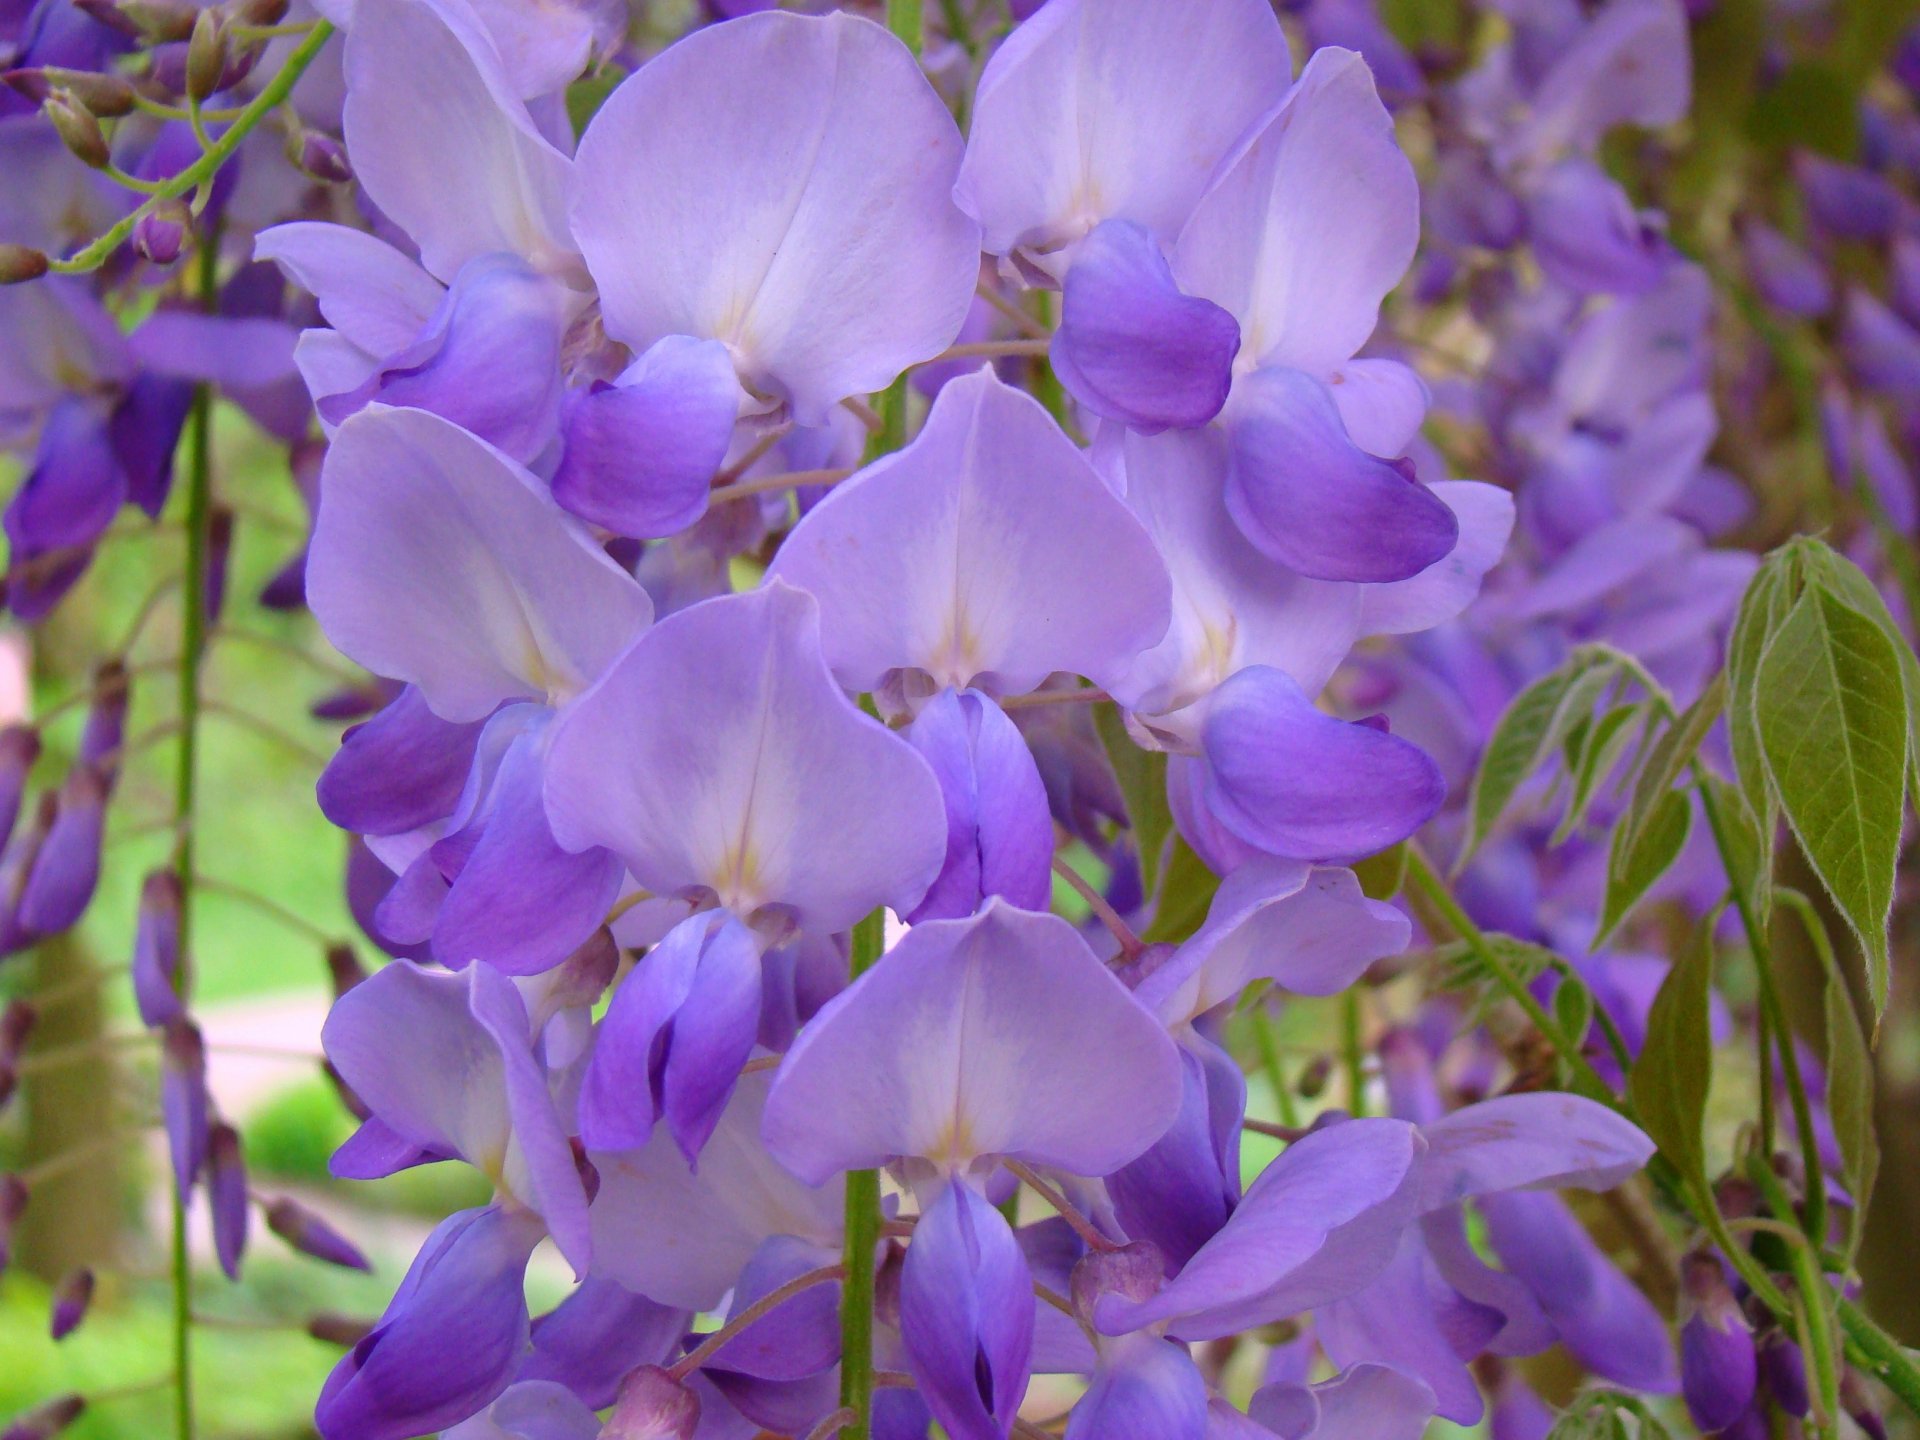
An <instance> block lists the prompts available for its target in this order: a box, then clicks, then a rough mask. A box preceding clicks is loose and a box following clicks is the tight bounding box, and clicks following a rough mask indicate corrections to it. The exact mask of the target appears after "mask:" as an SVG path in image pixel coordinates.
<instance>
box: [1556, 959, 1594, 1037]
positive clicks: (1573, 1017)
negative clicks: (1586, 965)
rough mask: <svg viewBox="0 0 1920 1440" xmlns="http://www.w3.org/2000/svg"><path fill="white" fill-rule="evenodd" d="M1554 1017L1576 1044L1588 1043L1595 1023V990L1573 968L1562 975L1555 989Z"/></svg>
mask: <svg viewBox="0 0 1920 1440" xmlns="http://www.w3.org/2000/svg"><path fill="white" fill-rule="evenodd" d="M1553 1018H1554V1019H1556V1020H1558V1021H1559V1022H1560V1028H1561V1029H1562V1030H1563V1031H1565V1032H1566V1036H1567V1039H1568V1040H1570V1041H1572V1042H1573V1043H1574V1044H1575V1045H1576V1046H1579V1045H1585V1044H1586V1043H1587V1030H1588V1027H1590V1026H1591V1025H1592V1024H1593V992H1592V991H1591V990H1589V989H1587V987H1586V984H1585V982H1584V981H1582V980H1581V979H1580V977H1579V976H1578V975H1575V974H1573V973H1572V972H1571V969H1569V971H1568V972H1567V973H1565V974H1562V975H1561V977H1560V984H1559V985H1558V986H1556V987H1555V989H1554V992H1553Z"/></svg>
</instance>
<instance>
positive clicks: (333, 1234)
mask: <svg viewBox="0 0 1920 1440" xmlns="http://www.w3.org/2000/svg"><path fill="white" fill-rule="evenodd" d="M267 1229H269V1230H271V1231H272V1232H273V1233H274V1234H276V1235H278V1236H279V1237H280V1238H281V1239H282V1240H284V1241H286V1242H287V1244H289V1245H291V1246H292V1247H293V1248H294V1249H295V1250H298V1251H299V1252H300V1253H301V1254H302V1255H310V1256H312V1257H313V1258H314V1259H315V1260H324V1261H325V1262H326V1263H327V1264H329V1265H338V1266H339V1267H340V1268H341V1269H343V1270H372V1269H373V1266H372V1265H371V1264H369V1263H368V1262H367V1257H366V1256H364V1255H362V1254H361V1253H360V1247H359V1246H357V1245H355V1244H354V1243H353V1242H352V1241H351V1240H349V1239H347V1237H346V1236H344V1235H342V1234H341V1233H340V1232H339V1231H338V1230H336V1229H334V1228H333V1226H331V1225H329V1224H328V1223H327V1222H326V1221H325V1220H322V1219H321V1218H320V1217H319V1216H318V1215H316V1214H314V1213H313V1211H311V1210H309V1209H307V1207H306V1206H304V1205H302V1204H301V1203H300V1202H299V1201H298V1200H293V1199H290V1198H288V1197H287V1196H284V1195H283V1196H281V1197H280V1198H279V1199H278V1200H275V1201H274V1202H273V1203H272V1204H271V1205H269V1206H267Z"/></svg>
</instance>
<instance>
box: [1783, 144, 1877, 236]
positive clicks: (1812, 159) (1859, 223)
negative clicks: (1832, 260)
mask: <svg viewBox="0 0 1920 1440" xmlns="http://www.w3.org/2000/svg"><path fill="white" fill-rule="evenodd" d="M1793 169H1794V178H1795V179H1796V180H1797V181H1799V191H1800V194H1801V196H1802V197H1803V198H1804V199H1805V201H1806V205H1807V209H1808V210H1809V211H1810V212H1811V214H1812V217H1813V220H1814V223H1815V224H1816V225H1818V226H1819V227H1820V228H1821V229H1823V230H1825V231H1826V232H1827V233H1828V234H1830V235H1832V236H1834V237H1835V238H1836V239H1840V240H1884V239H1886V238H1887V236H1888V235H1890V234H1891V233H1892V232H1893V230H1894V227H1895V226H1896V225H1897V224H1898V223H1899V221H1900V212H1901V200H1900V192H1899V190H1897V189H1896V188H1894V186H1893V184H1892V183H1891V182H1890V181H1889V180H1888V179H1887V177H1886V176H1884V175H1877V174H1875V173H1874V172H1873V171H1871V170H1867V169H1864V168H1863V167H1861V166H1858V165H1849V164H1846V163H1845V162H1843V161H1839V160H1829V159H1828V158H1827V157H1826V156H1824V155H1816V154H1815V153H1813V152H1812V151H1810V150H1802V151H1801V152H1800V153H1799V154H1797V155H1795V156H1794V157H1793Z"/></svg>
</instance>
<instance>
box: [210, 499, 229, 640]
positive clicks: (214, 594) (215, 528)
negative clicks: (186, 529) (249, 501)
mask: <svg viewBox="0 0 1920 1440" xmlns="http://www.w3.org/2000/svg"><path fill="white" fill-rule="evenodd" d="M232 559H233V511H231V510H229V509H228V508H227V507H226V506H224V505H216V506H214V507H213V513H212V514H210V515H209V516H208V517H207V573H206V590H205V595H206V607H207V623H208V624H210V625H217V624H219V623H220V612H221V610H222V609H224V608H225V607H226V603H227V569H228V566H229V563H230V562H231V561H232Z"/></svg>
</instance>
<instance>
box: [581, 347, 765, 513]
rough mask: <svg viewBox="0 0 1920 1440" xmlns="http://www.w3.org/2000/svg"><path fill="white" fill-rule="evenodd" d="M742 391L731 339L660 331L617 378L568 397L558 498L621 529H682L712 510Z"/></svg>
mask: <svg viewBox="0 0 1920 1440" xmlns="http://www.w3.org/2000/svg"><path fill="white" fill-rule="evenodd" d="M744 398H745V396H744V394H743V392H742V391H741V389H740V382H739V381H738V380H736V379H735V378H734V373H733V359H732V357H731V356H730V355H729V354H728V353H727V347H726V346H724V345H722V344H721V343H720V342H719V341H717V340H695V339H691V338H689V337H688V336H685V335H668V336H666V337H664V338H663V339H661V340H659V341H657V342H655V344H654V345H653V346H652V347H651V348H650V349H649V350H648V351H647V353H646V354H644V355H642V356H641V357H640V358H639V359H638V360H636V361H634V362H633V364H632V365H630V366H628V367H627V369H626V371H625V373H623V374H622V375H621V376H620V378H619V379H618V380H616V381H615V382H614V383H613V384H612V385H609V386H595V387H594V388H593V389H591V390H587V391H583V392H579V393H576V394H575V395H574V396H573V397H572V398H571V400H570V401H569V403H568V407H567V419H566V450H565V452H564V453H563V454H562V456H561V459H560V468H559V469H558V470H557V471H555V472H554V477H553V498H554V499H556V500H558V501H559V502H560V503H561V505H563V506H564V507H565V508H566V509H568V510H570V511H572V512H573V513H574V514H575V515H578V516H579V517H580V518H581V519H583V520H587V521H590V522H592V523H593V524H595V525H599V526H602V527H603V528H605V529H607V530H611V531H612V532H613V533H614V534H616V535H630V536H638V537H643V538H645V537H651V536H656V535H672V534H675V533H676V532H678V531H681V530H684V529H686V528H687V526H689V525H691V524H692V523H693V522H694V521H696V520H698V519H699V518H700V517H701V515H703V514H704V513H706V508H707V492H708V490H709V489H710V488H711V486H712V484H713V478H714V472H715V471H717V470H718V469H719V468H720V465H721V462H722V461H724V460H725V459H726V455H727V445H728V442H729V441H730V440H731V439H732V437H733V427H734V422H735V419H736V417H737V416H738V414H739V410H740V403H741V401H742V400H743V399H744Z"/></svg>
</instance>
